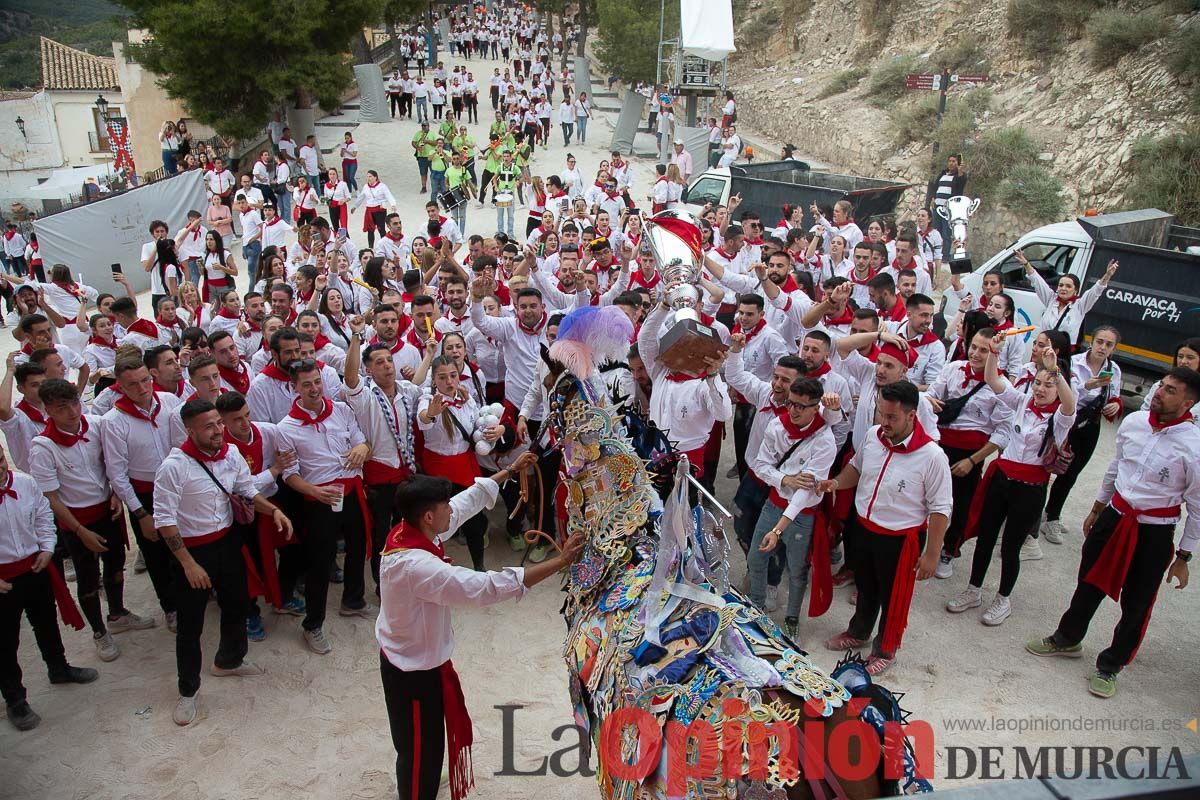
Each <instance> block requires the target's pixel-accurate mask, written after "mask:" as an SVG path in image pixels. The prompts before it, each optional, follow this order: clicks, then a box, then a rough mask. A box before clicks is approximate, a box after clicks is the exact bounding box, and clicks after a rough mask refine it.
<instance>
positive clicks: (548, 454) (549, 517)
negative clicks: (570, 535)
mask: <svg viewBox="0 0 1200 800" xmlns="http://www.w3.org/2000/svg"><path fill="white" fill-rule="evenodd" d="M526 427H527V429H528V430H529V438H530V441H535V442H536V441H537V438H538V431H539V430H541V427H542V422H541V421H540V420H532V419H531V420H528V421H527V422H526ZM535 452H537V454H538V465H537V468H538V472H540V473H541V475H542V497H541V509H542V518H541V520H540V522H541V525H540V527H539V528H538V530H540V531H542V532H543V533H545V534H547V535H549V536H554V533H555V531H556V530H558V520H557V514H556V513H555V509H554V505H555V504H554V493H555V489H557V488H558V468H559V466H560V465H561V464H562V451H561V450H549V451H544V450H542V449H541V448H536V449H535ZM530 501H531V502H538V500H537V499H536V498H533V497H531V498H530Z"/></svg>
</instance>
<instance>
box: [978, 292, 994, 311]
mask: <svg viewBox="0 0 1200 800" xmlns="http://www.w3.org/2000/svg"><path fill="white" fill-rule="evenodd" d="M990 302H992V298H990V297H988V296H987V295H983V296H982V297H980V298H979V310H980V311H983V310H985V309H986V308H987V307H988V303H990Z"/></svg>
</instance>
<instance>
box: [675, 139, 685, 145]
mask: <svg viewBox="0 0 1200 800" xmlns="http://www.w3.org/2000/svg"><path fill="white" fill-rule="evenodd" d="M675 144H683V139H676V140H675Z"/></svg>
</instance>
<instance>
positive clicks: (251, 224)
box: [238, 208, 262, 247]
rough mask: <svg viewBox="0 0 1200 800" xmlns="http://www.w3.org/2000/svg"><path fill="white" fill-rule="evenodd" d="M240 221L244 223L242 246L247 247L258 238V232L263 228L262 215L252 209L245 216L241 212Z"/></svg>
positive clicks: (239, 214)
mask: <svg viewBox="0 0 1200 800" xmlns="http://www.w3.org/2000/svg"><path fill="white" fill-rule="evenodd" d="M238 219H239V220H241V223H242V246H243V247H245V246H246V245H247V244H249V243H250V242H252V241H254V238H255V237H256V236H258V231H259V229H260V228H261V227H262V215H261V214H259V213H258V212H257V211H256V210H254V209H253V208H251V209H250V210H249V211H247V212H245V213H244V214H243V213H241V212H239V213H238Z"/></svg>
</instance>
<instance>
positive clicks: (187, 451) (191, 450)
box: [179, 437, 229, 464]
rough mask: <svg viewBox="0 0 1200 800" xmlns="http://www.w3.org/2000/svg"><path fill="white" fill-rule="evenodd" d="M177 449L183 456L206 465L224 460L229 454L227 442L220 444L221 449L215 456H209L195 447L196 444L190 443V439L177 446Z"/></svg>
mask: <svg viewBox="0 0 1200 800" xmlns="http://www.w3.org/2000/svg"><path fill="white" fill-rule="evenodd" d="M179 449H180V450H182V451H183V454H184V455H185V456H191V457H192V458H194V459H196V460H197V461H201V462H205V463H208V464H215V463H216V462H218V461H224V460H225V456H226V455H227V454H228V453H229V444H228V443H227V442H221V449H220V450H218V451H217V452H216V454H214V455H211V456H210V455H209V454H208V453H206V452H204V451H203V450H201V449H200V448H199V447H197V446H196V443H195V442H193V441H192V439H191V437H188V438H187V439H186V440H185V441H184V443H183V444H181V445H179Z"/></svg>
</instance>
